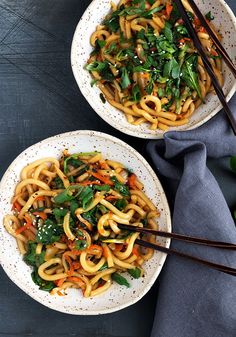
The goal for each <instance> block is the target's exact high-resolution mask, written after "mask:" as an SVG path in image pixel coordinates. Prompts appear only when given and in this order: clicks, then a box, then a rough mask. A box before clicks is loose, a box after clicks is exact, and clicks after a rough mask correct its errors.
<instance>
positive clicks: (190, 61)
mask: <svg viewBox="0 0 236 337" xmlns="http://www.w3.org/2000/svg"><path fill="white" fill-rule="evenodd" d="M197 63H198V55H197V54H192V55H190V56H188V57H187V58H186V60H185V62H184V64H183V67H182V80H183V81H184V82H185V83H186V84H187V85H188V86H189V87H190V88H191V89H193V90H196V92H197V94H198V96H199V97H200V98H202V94H201V90H200V86H199V79H198V73H197Z"/></svg>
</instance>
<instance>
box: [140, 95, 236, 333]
mask: <svg viewBox="0 0 236 337" xmlns="http://www.w3.org/2000/svg"><path fill="white" fill-rule="evenodd" d="M233 103H234V105H235V106H236V97H235V99H234V100H233ZM146 152H147V154H148V156H149V158H150V161H151V162H152V164H153V166H154V168H155V169H156V172H157V174H158V175H162V176H164V177H166V178H168V180H167V181H168V189H170V191H171V195H172V197H173V198H174V209H173V219H172V224H173V231H174V232H177V233H182V234H186V235H191V236H198V237H203V238H208V239H211V240H218V241H227V242H234V243H236V228H235V223H234V220H233V219H232V216H231V213H230V211H229V209H228V206H227V204H226V201H225V199H224V196H223V194H222V192H221V190H220V188H219V186H218V184H217V182H216V180H215V178H214V176H213V175H212V173H211V172H210V170H209V169H208V168H207V166H206V158H207V156H210V157H215V158H220V157H223V156H229V155H233V154H236V137H235V136H234V135H233V132H232V131H231V129H230V127H229V124H228V121H227V119H226V117H225V115H224V114H223V113H222V112H221V113H219V114H218V115H217V116H216V117H215V118H214V119H212V120H211V121H210V122H208V123H206V124H205V125H204V126H202V127H200V128H198V129H196V130H192V131H187V132H168V133H166V134H165V137H164V140H158V141H150V142H149V143H148V144H147V147H146ZM235 183H236V177H235ZM232 188H233V186H232ZM235 199H236V195H235ZM171 246H172V247H173V248H175V249H178V250H182V251H185V252H186V253H188V254H191V255H195V256H198V257H202V258H205V259H208V260H211V261H213V262H218V263H221V264H226V265H229V266H231V267H233V266H234V267H235V268H236V252H232V251H228V252H227V251H224V250H218V249H215V248H208V247H201V246H198V245H190V244H188V245H187V244H184V243H181V242H177V241H175V242H173V243H172V244H171ZM235 336H236V277H233V276H230V275H227V274H224V273H221V272H218V271H215V270H213V269H209V268H207V267H204V266H201V265H199V264H196V263H194V262H191V261H187V260H184V259H182V258H179V257H175V256H171V257H168V258H167V261H166V264H165V266H164V269H163V271H162V273H161V276H160V287H159V293H158V299H157V306H156V314H155V319H154V324H153V329H152V334H151V337H235Z"/></svg>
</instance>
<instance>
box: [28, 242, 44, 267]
mask: <svg viewBox="0 0 236 337" xmlns="http://www.w3.org/2000/svg"><path fill="white" fill-rule="evenodd" d="M36 247H37V243H34V242H32V241H29V243H28V249H27V253H26V254H25V255H24V261H25V263H26V264H28V265H29V266H33V267H34V266H35V267H39V266H40V265H41V264H42V263H44V257H45V251H42V253H41V254H36Z"/></svg>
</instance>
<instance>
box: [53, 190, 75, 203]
mask: <svg viewBox="0 0 236 337" xmlns="http://www.w3.org/2000/svg"><path fill="white" fill-rule="evenodd" d="M73 198H74V197H73V193H72V192H71V191H70V190H67V189H66V190H64V191H63V192H61V193H59V194H58V195H56V196H55V197H54V202H55V203H56V204H63V203H64V202H66V201H70V200H72V199H73Z"/></svg>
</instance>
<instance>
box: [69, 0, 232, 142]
mask: <svg viewBox="0 0 236 337" xmlns="http://www.w3.org/2000/svg"><path fill="white" fill-rule="evenodd" d="M98 1H99V0H92V2H91V3H90V4H89V5H88V7H87V8H86V9H85V11H84V13H83V15H82V16H81V18H80V20H79V22H78V24H77V26H76V28H75V31H74V35H73V38H72V43H71V52H70V60H71V68H72V72H73V75H74V77H75V80H76V83H77V85H78V87H79V90H80V92H81V93H82V95H83V96H84V98H85V99H86V101H87V102H88V104H89V105H90V106H91V108H92V109H93V110H94V111H95V112H96V114H97V115H99V116H100V117H101V118H102V119H103V120H104V121H105V122H106V123H108V124H109V125H111V126H112V127H113V128H115V129H117V130H119V131H120V132H122V133H124V134H127V135H130V136H133V137H137V138H142V139H162V138H163V137H164V134H165V132H161V133H157V134H151V133H145V132H141V131H140V130H138V129H137V131H135V130H132V129H128V128H126V127H125V126H123V127H121V126H120V124H119V123H115V122H113V121H112V120H111V119H110V118H109V116H107V115H106V114H105V115H104V114H103V113H101V112H98V111H97V109H96V105H95V103H93V100H92V99H89V98H88V96H87V93H86V90H85V89H84V86H83V85H82V79H81V77H80V75H79V72H78V71H76V65H77V61H76V60H77V57H76V41H77V37H79V36H80V28H81V27H82V25H83V22H84V18H85V16H86V15H87V12H88V11H89V10H90V8H92V7H93V6H94V4H95V3H96V2H98ZM216 1H218V2H219V3H220V4H221V5H222V6H223V7H224V8H225V9H226V11H227V13H228V14H229V16H230V18H231V19H232V22H233V25H234V29H235V33H236V16H235V15H234V13H233V11H232V9H231V8H230V6H229V5H228V4H227V3H226V2H225V1H224V0H216ZM235 92H236V79H233V85H232V88H231V89H230V91H229V93H228V95H227V96H226V101H227V102H229V101H230V99H231V98H232V97H233V95H234V94H235ZM113 108H114V107H113ZM114 109H116V108H114ZM222 109H223V107H222V106H221V103H220V101H219V104H218V106H217V107H216V108H215V109H214V110H213V111H212V112H211V113H210V114H209V115H207V116H206V117H205V118H203V119H201V120H200V121H199V122H196V123H195V124H193V125H192V126H189V127H187V128H186V129H184V130H182V129H178V128H174V129H171V130H170V131H169V132H171V131H180V132H184V131H189V130H193V129H196V128H198V127H200V126H201V125H203V124H205V123H206V122H208V121H209V120H210V119H212V118H213V117H214V116H215V115H216V114H217V113H218V112H220V111H221V110H222ZM116 110H117V109H116ZM127 123H128V122H127ZM167 132H168V131H167Z"/></svg>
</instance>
